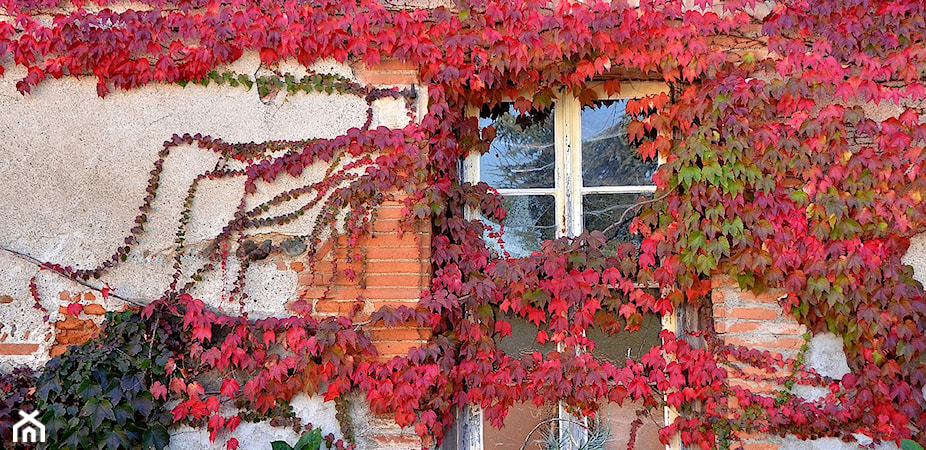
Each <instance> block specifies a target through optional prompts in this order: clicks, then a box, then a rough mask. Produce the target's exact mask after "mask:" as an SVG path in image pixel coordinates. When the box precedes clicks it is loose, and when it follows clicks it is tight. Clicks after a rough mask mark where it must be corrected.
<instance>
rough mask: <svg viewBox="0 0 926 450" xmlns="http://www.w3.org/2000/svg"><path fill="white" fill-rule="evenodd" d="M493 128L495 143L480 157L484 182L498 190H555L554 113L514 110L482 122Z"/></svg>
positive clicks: (480, 122) (482, 124)
mask: <svg viewBox="0 0 926 450" xmlns="http://www.w3.org/2000/svg"><path fill="white" fill-rule="evenodd" d="M479 125H480V126H481V127H487V126H489V125H494V126H495V129H496V132H497V134H496V136H495V140H493V141H492V146H491V147H490V148H489V152H488V153H486V154H484V155H482V157H481V158H479V172H480V177H481V181H485V182H486V183H488V184H489V185H490V186H493V187H495V188H498V189H525V188H552V187H553V185H554V183H555V179H554V174H555V167H554V165H555V161H556V151H555V143H554V140H553V111H552V109H551V110H549V111H544V112H533V113H527V114H518V112H517V111H515V110H514V107H509V108H508V111H507V112H504V113H502V114H501V115H500V116H498V117H497V118H495V119H494V120H493V119H486V118H483V119H480V121H479Z"/></svg>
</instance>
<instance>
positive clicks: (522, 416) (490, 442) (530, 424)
mask: <svg viewBox="0 0 926 450" xmlns="http://www.w3.org/2000/svg"><path fill="white" fill-rule="evenodd" d="M558 410H559V408H558V407H557V405H556V404H552V405H543V406H535V405H534V404H533V403H516V404H514V405H512V406H511V409H509V411H508V416H507V417H506V418H505V425H504V426H503V427H502V428H501V429H498V428H495V427H494V426H492V424H491V423H489V421H484V422H483V424H482V436H483V439H482V443H483V448H485V449H506V450H507V449H519V448H521V446H522V445H523V444H524V442H525V441H527V442H528V445H527V446H525V447H524V448H526V449H531V450H544V449H545V448H546V447H545V446H544V445H543V442H544V436H545V435H548V434H550V433H557V431H556V430H557V427H556V425H557V424H556V421H550V422H548V423H546V424H543V425H540V427H539V428H538V430H537V431H535V432H534V433H533V434H530V433H531V430H533V429H534V428H535V427H537V425H539V424H540V423H541V422H543V421H546V420H549V419H552V418H554V417H557V414H558ZM528 435H529V436H528Z"/></svg>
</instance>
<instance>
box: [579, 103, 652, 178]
mask: <svg viewBox="0 0 926 450" xmlns="http://www.w3.org/2000/svg"><path fill="white" fill-rule="evenodd" d="M626 106H627V100H604V101H599V102H595V103H594V104H592V105H590V106H585V107H583V108H582V180H583V182H582V184H583V185H584V186H586V187H595V186H644V185H650V184H653V174H654V173H655V172H656V166H657V164H656V161H643V158H642V157H640V155H639V153H637V146H636V145H633V144H631V143H630V142H628V140H627V124H629V123H630V119H631V118H630V117H629V116H628V115H627V114H626V113H625V109H624V108H625V107H626Z"/></svg>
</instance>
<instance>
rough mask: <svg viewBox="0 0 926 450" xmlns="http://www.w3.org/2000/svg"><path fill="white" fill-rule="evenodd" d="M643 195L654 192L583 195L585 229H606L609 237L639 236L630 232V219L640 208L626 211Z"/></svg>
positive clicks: (619, 238) (631, 237)
mask: <svg viewBox="0 0 926 450" xmlns="http://www.w3.org/2000/svg"><path fill="white" fill-rule="evenodd" d="M641 197H645V198H650V197H652V194H648V193H646V194H644V193H639V194H638V193H633V194H585V195H584V196H582V220H583V224H584V225H585V229H586V230H589V231H593V230H599V231H604V234H605V237H607V238H608V239H617V240H619V241H621V242H628V241H632V240H633V239H634V238H636V237H637V236H636V235H634V234H631V233H630V221H631V220H633V218H634V217H635V216H636V215H637V214H638V213H639V210H638V209H637V210H632V211H630V212H629V213H627V214H624V212H625V211H627V210H628V209H629V208H630V207H631V206H633V204H634V203H636V201H637V199H639V198H641ZM621 217H623V220H621Z"/></svg>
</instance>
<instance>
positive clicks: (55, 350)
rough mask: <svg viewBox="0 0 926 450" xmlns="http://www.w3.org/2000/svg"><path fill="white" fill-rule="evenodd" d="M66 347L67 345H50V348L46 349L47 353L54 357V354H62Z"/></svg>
mask: <svg viewBox="0 0 926 450" xmlns="http://www.w3.org/2000/svg"><path fill="white" fill-rule="evenodd" d="M67 349H68V346H67V345H52V346H51V349H49V351H48V355H49V356H51V357H52V358H54V357H55V356H59V355H61V354H63V353H64V352H65V351H67Z"/></svg>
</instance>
